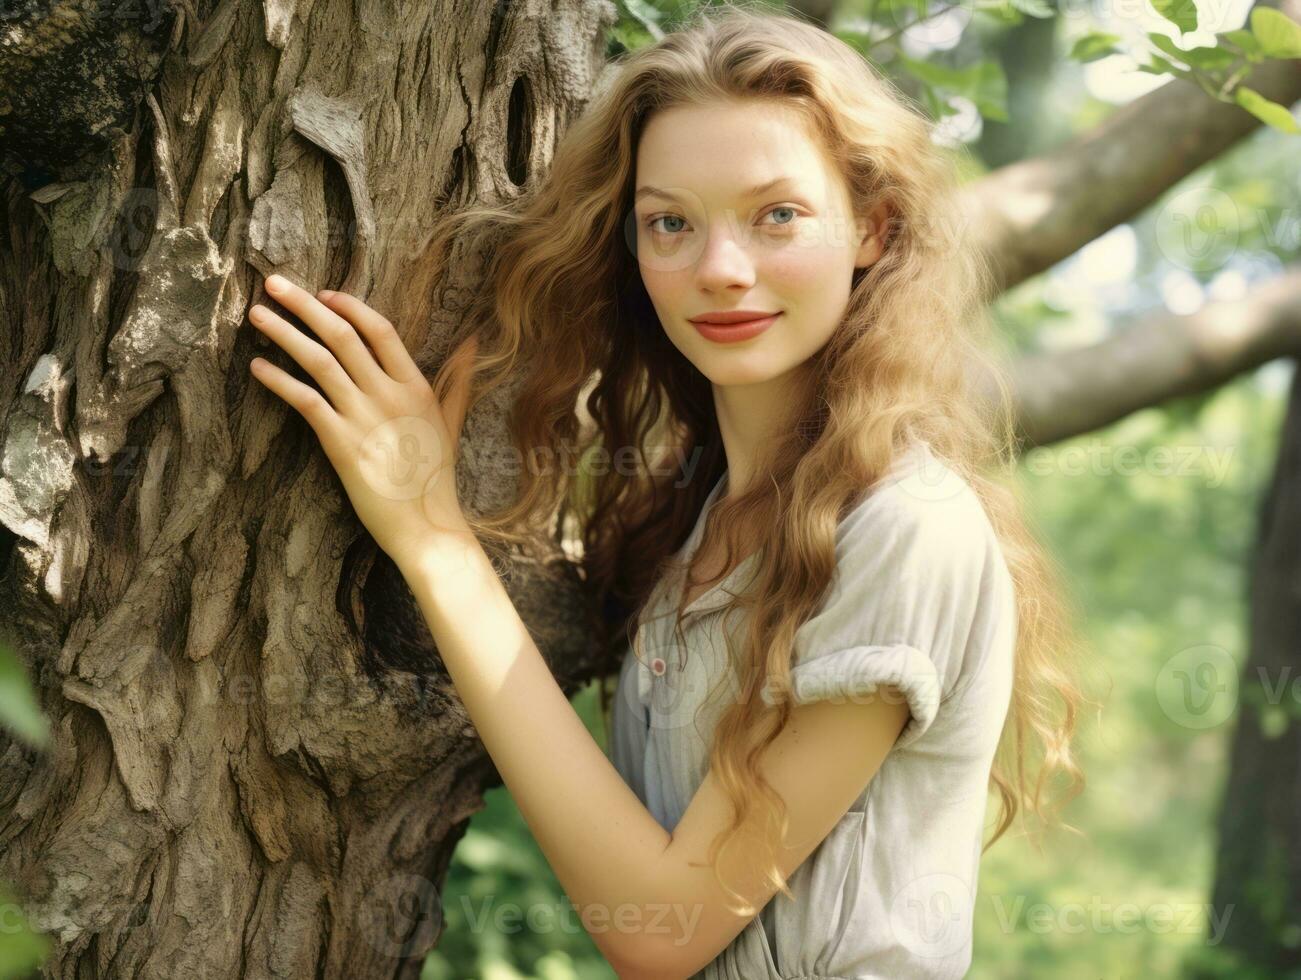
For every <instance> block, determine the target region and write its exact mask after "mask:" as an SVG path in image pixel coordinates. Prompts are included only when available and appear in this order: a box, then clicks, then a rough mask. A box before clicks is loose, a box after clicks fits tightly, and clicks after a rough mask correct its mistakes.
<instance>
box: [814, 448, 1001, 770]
mask: <svg viewBox="0 0 1301 980" xmlns="http://www.w3.org/2000/svg"><path fill="white" fill-rule="evenodd" d="M932 459H933V458H932ZM936 466H938V467H940V468H941V470H942V471H943V473H942V475H941V476H942V478H936V476H935V472H936V471H935V470H934V469H933V467H936ZM928 468H929V469H930V474H931V475H930V477H929V478H927V479H924V480H922V479H919V478H916V477H909V478H907V479H900V480H896V481H894V482H891V483H886V484H883V485H882V486H880V487H879V488H878V489H876V490H874V491H873V492H872V493H870V494H869V495H868V496H867V497H866V498H865V499H864V500H863V501H862V502H861V503H860V504H858V506H857V507H855V508H854V510H852V511H851V512H850V514H849V515H848V516H847V517H846V518H845V519H844V520H842V521H841V524H840V526H839V528H838V529H837V541H836V572H835V574H834V575H833V578H832V582H831V585H830V586H829V587H828V590H827V598H826V600H825V601H824V603H823V605H822V606H821V607H820V608H819V610H818V611H817V612H816V613H815V614H814V615H813V616H812V617H810V618H809V619H808V620H807V621H806V622H804V623H803V624H801V626H800V627H799V629H797V630H796V633H795V641H794V651H793V656H792V667H791V688H792V695H793V701H794V703H795V704H807V703H810V702H814V701H820V700H826V699H841V700H852V699H855V698H862V699H867V698H868V696H870V695H872V694H874V693H875V692H876V691H877V690H878V688H880V687H883V686H893V687H895V688H898V689H899V690H900V691H901V692H902V693H903V695H904V697H905V698H906V699H907V701H908V707H909V711H910V713H911V718H909V720H908V722H907V723H906V724H905V726H904V729H903V731H902V732H901V733H900V735H899V738H898V740H897V741H896V742H895V748H901V747H903V746H905V745H907V744H909V743H911V742H913V741H915V740H916V739H918V738H920V737H921V736H922V735H923V734H925V732H926V730H927V729H928V728H929V727H930V726H931V723H932V722H933V721H934V720H935V716H936V713H937V711H938V709H939V706H940V703H941V701H942V700H944V698H946V697H947V696H949V695H950V694H951V693H952V692H953V690H954V687H955V685H956V684H957V682H958V678H959V675H960V673H961V671H962V669H963V661H964V657H965V656H966V654H967V650H968V646H969V644H970V641H971V638H972V636H973V626H974V624H975V622H976V617H977V613H978V609H979V607H980V604H981V601H982V596H988V594H989V590H990V589H991V587H995V586H996V587H998V588H1006V587H1007V584H1008V583H1007V581H1006V580H1005V579H1003V578H1001V577H1000V575H999V573H1000V571H1002V572H1004V573H1005V571H1006V567H1005V566H1000V563H1001V562H1002V556H1001V551H1000V549H999V545H998V539H997V537H996V536H995V534H994V531H993V528H992V526H991V525H990V524H989V521H988V519H987V517H986V515H985V511H984V508H983V507H982V505H981V503H980V500H979V498H978V497H977V496H976V494H975V492H974V491H973V490H972V489H971V487H970V486H969V485H968V484H967V483H966V482H965V481H964V480H962V479H961V478H960V477H959V476H958V475H957V474H955V473H953V472H952V471H951V470H948V468H947V467H944V466H943V464H940V463H938V462H932V463H931V464H929V467H928Z"/></svg>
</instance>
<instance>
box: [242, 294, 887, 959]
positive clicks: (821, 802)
mask: <svg viewBox="0 0 1301 980" xmlns="http://www.w3.org/2000/svg"><path fill="white" fill-rule="evenodd" d="M267 290H268V291H269V293H270V294H271V295H272V296H274V297H275V298H276V299H277V300H279V302H281V303H282V304H283V305H284V306H285V307H286V308H288V309H290V310H292V311H293V312H294V313H296V314H297V315H298V316H299V317H300V318H301V319H302V320H303V322H304V323H306V324H307V325H308V326H309V327H311V329H312V330H313V331H314V332H315V333H316V334H317V336H319V337H320V338H321V340H322V341H323V342H324V343H323V344H321V343H317V342H316V341H314V340H312V339H311V338H310V337H308V336H307V334H306V333H304V332H302V331H300V330H297V329H296V328H294V327H293V326H292V325H290V324H289V323H288V322H287V321H285V320H284V319H282V318H281V317H279V316H278V315H276V314H275V313H274V312H273V311H271V310H269V309H266V308H264V307H261V306H255V307H253V308H252V309H251V310H250V313H249V316H250V320H251V322H252V323H253V324H254V325H255V326H256V327H257V328H258V329H259V330H261V331H262V332H263V333H264V334H265V335H266V336H267V337H268V338H269V339H270V340H272V341H273V342H275V343H276V344H278V345H280V346H281V347H282V348H283V349H284V350H286V351H287V352H288V353H289V354H290V355H291V356H292V357H293V358H294V360H296V361H297V362H298V364H299V365H300V366H301V367H303V369H304V370H306V371H307V372H308V373H309V374H310V375H311V376H312V378H313V379H314V380H315V381H316V382H317V383H318V384H319V385H320V386H321V390H320V391H317V390H316V389H314V388H312V387H311V386H310V385H306V384H303V383H302V382H301V381H298V380H297V379H296V378H294V377H292V376H291V375H289V374H288V373H287V372H285V371H283V370H282V369H280V368H279V367H276V366H275V365H273V364H271V363H269V362H267V361H263V360H261V359H258V360H256V361H254V363H253V365H252V369H253V373H254V376H255V377H256V378H257V379H258V380H259V381H260V382H262V384H264V385H265V386H266V387H267V388H268V389H269V390H270V391H272V392H274V393H275V394H277V395H279V396H280V397H281V398H283V399H284V400H285V401H286V402H287V403H288V404H289V405H291V406H292V407H293V408H294V409H296V410H297V411H298V412H299V413H300V414H301V415H302V416H303V418H304V419H306V420H307V422H308V423H309V424H310V425H311V426H312V429H313V431H314V432H315V433H316V434H317V436H318V437H319V438H320V440H321V446H322V448H323V449H324V451H325V453H326V456H327V458H328V459H329V460H330V463H331V464H332V465H333V466H334V468H335V470H336V472H338V474H339V477H340V479H341V480H342V482H343V485H344V489H345V491H346V492H347V494H348V498H349V500H350V501H351V502H352V504H353V507H354V509H355V510H356V512H357V516H358V517H359V518H360V519H361V521H362V523H363V524H365V525H366V528H367V530H369V531H370V532H371V535H372V536H373V537H374V538H375V541H376V543H377V544H378V545H379V546H380V547H381V548H383V549H384V551H385V552H386V553H387V554H388V555H389V556H390V557H391V558H392V559H393V560H394V562H395V564H396V565H397V566H398V568H399V569H401V570H402V573H403V575H404V576H405V578H406V580H407V582H408V584H409V585H410V587H411V589H412V591H413V593H414V594H415V597H416V600H417V601H418V602H419V604H420V608H421V611H422V612H423V613H424V616H425V619H426V621H427V622H428V624H429V628H430V631H431V632H432V633H433V636H434V640H435V641H436V642H437V644H438V649H439V652H440V653H441V654H442V657H443V662H444V663H445V664H446V666H447V670H448V673H450V674H451V677H452V681H453V683H454V684H455V685H456V689H457V692H458V693H459V694H460V696H461V700H462V701H463V702H464V703H465V707H466V710H467V711H469V713H470V719H471V720H472V721H473V722H474V726H475V728H476V729H477V730H478V732H479V737H480V738H481V739H482V740H483V743H484V745H485V747H486V748H487V749H488V753H489V755H491V756H492V759H493V762H494V763H496V766H497V769H498V771H499V772H500V773H501V776H502V779H503V780H504V781H505V783H506V787H507V789H509V790H510V793H511V795H512V796H513V797H514V798H515V802H516V804H517V806H518V807H519V809H520V812H521V813H523V814H524V819H525V820H526V821H527V822H528V825H529V828H530V830H532V832H533V835H534V836H535V837H536V838H537V841H538V844H539V845H540V846H541V848H542V851H543V853H544V854H545V855H546V857H547V860H548V862H550V864H551V867H552V869H553V870H554V871H555V873H556V877H557V878H559V879H560V883H561V885H562V886H563V887H564V889H565V891H566V893H567V894H568V895H569V898H570V900H571V901H573V902H574V904H575V905H576V906H577V907H578V909H579V912H580V915H582V916H583V925H584V928H586V929H587V931H588V933H589V934H590V935H591V936H592V939H593V941H594V942H595V943H596V945H597V947H598V948H599V949H600V950H601V952H602V953H603V954H604V955H605V957H606V958H607V959H608V960H609V961H610V962H611V964H612V965H613V966H614V967H615V969H616V970H618V971H619V974H620V976H622V977H625V978H641V977H654V978H660V980H662V978H665V977H677V976H681V977H689V976H690V975H691V974H693V973H695V972H697V971H698V970H699V969H701V968H702V967H704V966H705V965H706V964H707V963H709V962H710V961H711V960H713V959H714V958H715V957H716V956H717V955H718V954H719V953H720V952H722V950H723V949H724V948H725V947H726V946H727V945H728V944H729V943H730V942H731V941H732V940H733V939H734V938H735V937H736V935H737V934H738V933H739V932H740V931H741V930H742V929H743V928H744V927H745V925H746V923H747V922H748V921H749V920H748V919H744V918H741V917H739V916H734V915H732V914H731V913H730V912H728V911H727V910H726V909H725V907H724V905H725V902H726V900H727V896H726V895H725V893H724V892H723V891H722V890H721V889H720V888H719V887H718V886H717V885H716V884H715V882H714V875H713V871H712V869H711V868H710V867H709V866H708V864H707V862H706V853H707V850H708V847H709V844H710V842H711V841H712V840H713V839H714V837H715V835H717V834H718V832H719V831H721V830H722V829H723V828H724V827H725V826H726V825H727V823H728V821H729V816H730V815H729V812H728V806H727V803H726V801H725V799H724V797H723V795H722V793H721V792H720V791H719V789H718V786H717V784H716V782H715V779H714V776H713V775H712V774H709V775H707V776H706V778H705V780H704V782H703V784H702V785H701V787H700V789H699V790H698V791H697V792H696V795H695V797H694V798H693V799H692V800H691V803H690V805H689V806H688V808H687V811H686V812H685V813H684V814H683V816H682V819H681V820H680V821H679V822H678V824H677V826H676V827H675V828H674V832H673V834H672V835H671V836H670V835H669V834H668V833H667V832H666V831H665V830H664V829H663V828H662V827H661V826H660V825H659V823H658V822H657V821H656V820H655V818H654V817H653V816H652V815H651V813H650V812H649V811H648V810H647V809H646V808H645V807H644V806H643V805H642V803H641V801H640V800H639V799H638V798H637V796H636V794H635V793H633V791H632V790H631V789H630V788H629V787H628V786H627V784H626V783H624V781H623V778H622V777H621V776H620V775H619V773H618V770H616V769H615V768H614V766H613V765H612V764H611V763H610V761H609V760H608V759H607V758H606V757H605V754H604V753H603V752H602V751H601V749H600V747H599V746H598V745H597V744H596V742H595V741H594V740H593V739H592V737H591V735H590V734H589V733H588V731H587V728H586V726H585V725H584V724H583V723H582V721H581V719H579V717H578V715H577V714H576V713H575V712H574V709H573V707H572V705H570V703H569V701H568V699H567V698H566V697H565V696H564V693H563V692H562V691H561V690H560V686H559V685H558V684H556V681H555V679H554V678H553V677H552V676H551V672H550V670H549V669H548V668H547V665H546V662H545V661H544V660H543V658H542V655H541V654H540V653H539V652H538V649H537V647H536V646H534V644H533V641H532V639H531V638H530V636H529V634H528V630H527V629H526V628H525V627H524V624H523V622H522V621H521V620H520V617H519V614H518V613H517V612H516V610H515V607H514V606H513V605H512V604H511V601H510V597H509V596H508V595H507V593H506V590H505V588H504V587H503V586H502V584H501V581H500V580H499V579H498V578H497V574H496V572H495V571H494V570H493V568H492V564H491V563H490V562H489V560H488V557H487V555H486V554H485V553H484V551H483V548H482V546H481V545H480V544H479V542H478V540H477V539H476V538H475V537H474V535H473V534H472V533H471V531H470V530H469V525H468V524H467V523H466V521H465V515H464V512H463V511H462V510H461V509H460V502H459V500H458V499H457V497H456V481H455V479H454V476H453V474H454V467H455V454H454V448H455V447H456V445H457V441H458V437H459V434H460V431H461V427H462V425H463V423H464V419H465V411H466V405H467V391H468V388H467V385H468V381H467V378H468V376H467V375H465V374H464V373H463V372H460V371H458V372H457V373H456V380H455V383H454V384H453V386H452V388H451V390H450V392H449V394H448V395H447V397H446V400H445V401H444V402H440V401H439V400H438V399H437V397H436V396H435V395H434V393H433V391H432V390H431V388H430V385H429V382H428V381H427V380H425V378H424V376H423V375H422V373H421V371H420V370H419V368H418V367H417V366H416V364H415V362H414V361H413V360H412V359H411V356H410V354H409V353H408V352H407V350H406V348H405V347H404V346H403V344H402V341H401V339H400V338H399V337H398V334H397V332H396V330H395V329H394V327H393V324H392V323H390V322H389V321H388V320H387V319H386V318H384V317H383V316H381V315H380V314H379V313H377V312H376V311H375V310H373V309H371V308H370V307H369V306H367V305H366V304H365V303H363V302H362V301H361V300H359V299H357V298H355V297H352V296H349V295H348V294H346V293H326V292H322V293H320V294H318V295H317V296H313V295H312V294H310V293H308V292H307V291H306V290H303V289H301V288H300V287H298V286H296V285H294V284H293V283H290V282H288V281H286V280H283V279H281V278H280V277H276V276H272V277H269V278H268V280H267ZM359 333H360V334H361V336H359ZM363 337H364V339H365V341H366V342H367V343H365V344H364V343H362V340H363ZM474 351H475V345H474V342H473V341H471V343H470V344H469V345H468V346H467V347H465V348H464V349H462V350H458V352H457V353H456V354H455V355H454V357H455V358H458V359H459V360H458V363H460V361H468V359H469V358H471V357H472V356H473V354H474ZM402 447H405V448H406V449H407V451H406V452H402V453H398V454H397V455H398V457H400V461H401V462H403V463H404V464H407V463H409V464H411V465H410V466H399V467H396V468H395V467H393V466H392V465H391V464H392V463H393V460H394V458H395V453H396V451H397V449H398V448H402ZM412 448H414V449H415V451H414V452H412V451H411V449H412ZM907 716H908V708H907V705H906V703H905V702H904V700H903V698H902V696H895V697H882V698H872V699H871V700H870V701H868V702H866V703H863V702H859V703H843V704H842V703H832V702H828V701H819V702H815V703H813V704H808V705H801V706H799V707H796V708H795V709H794V710H793V712H792V714H791V720H790V724H789V725H788V727H787V728H786V729H785V730H784V731H783V732H782V734H781V735H779V736H778V738H777V739H776V740H775V741H774V742H773V744H772V745H771V746H769V748H768V751H767V752H766V753H765V755H764V756H763V758H762V759H761V761H760V767H761V769H762V770H763V772H764V775H765V778H767V779H768V781H769V782H770V783H771V784H772V786H773V788H774V789H775V790H776V791H777V793H778V794H779V795H780V796H781V797H782V798H783V799H784V800H785V801H786V804H787V807H788V814H789V819H790V824H789V837H788V840H789V841H791V842H793V844H794V846H792V847H790V848H787V849H786V850H785V851H784V852H783V854H782V856H781V862H780V863H781V865H782V870H783V873H784V874H786V875H789V874H790V873H791V872H792V871H793V870H794V869H795V868H796V867H798V865H799V864H800V863H801V862H802V861H803V860H804V859H805V858H806V857H808V855H809V854H810V853H811V852H812V851H813V849H814V848H815V847H816V846H817V845H818V843H819V842H821V841H822V839H823V838H824V837H826V835H827V834H828V833H829V832H830V831H831V828H832V827H834V826H835V824H836V822H837V821H838V820H839V819H840V818H841V817H842V816H843V815H844V814H845V812H846V810H848V808H849V806H850V804H851V803H852V802H853V801H854V800H855V799H856V798H857V797H858V795H859V794H860V793H861V792H862V791H863V788H864V787H865V786H866V785H867V782H868V780H869V779H871V778H872V776H873V774H874V773H875V772H876V770H877V769H878V768H879V767H880V765H881V761H882V760H883V759H884V758H885V754H886V753H887V752H888V751H889V749H890V747H891V745H893V744H894V741H895V738H896V737H897V736H898V734H899V732H900V731H901V730H902V728H903V725H904V722H905V721H906V720H907ZM738 850H741V849H738ZM739 858H740V860H739V861H738V862H737V866H738V867H739V868H742V869H748V868H752V867H754V866H755V865H756V864H757V862H758V860H759V858H758V856H757V852H753V853H752V854H747V853H746V852H745V851H744V850H741V853H740V854H739ZM735 884H736V887H737V889H738V890H739V891H740V892H741V893H742V894H744V895H745V897H746V898H747V900H748V901H749V902H750V903H751V904H752V905H754V907H755V908H762V907H763V906H764V905H765V904H766V903H767V902H768V899H769V898H771V897H772V895H773V891H772V890H771V889H769V888H768V887H767V886H766V885H764V884H762V883H760V882H757V881H755V880H753V878H751V879H750V880H748V881H738V882H735Z"/></svg>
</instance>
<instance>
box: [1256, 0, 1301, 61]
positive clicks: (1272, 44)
mask: <svg viewBox="0 0 1301 980" xmlns="http://www.w3.org/2000/svg"><path fill="white" fill-rule="evenodd" d="M1251 33H1252V34H1254V35H1255V36H1256V40H1257V41H1259V42H1260V48H1261V50H1262V51H1264V52H1265V54H1267V55H1269V57H1271V58H1301V24H1298V23H1297V22H1296V21H1294V20H1292V19H1291V18H1290V17H1288V16H1287V15H1286V14H1282V13H1279V12H1278V11H1277V10H1271V9H1270V8H1268V7H1255V8H1253V9H1252V11H1251Z"/></svg>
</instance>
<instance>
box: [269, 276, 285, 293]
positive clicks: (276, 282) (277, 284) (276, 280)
mask: <svg viewBox="0 0 1301 980" xmlns="http://www.w3.org/2000/svg"><path fill="white" fill-rule="evenodd" d="M284 287H285V280H284V277H282V276H267V289H270V290H273V291H274V290H277V289H284Z"/></svg>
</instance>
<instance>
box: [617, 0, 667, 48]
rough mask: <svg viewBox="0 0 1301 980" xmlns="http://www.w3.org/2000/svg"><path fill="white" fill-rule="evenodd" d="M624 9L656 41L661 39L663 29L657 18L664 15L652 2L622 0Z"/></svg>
mask: <svg viewBox="0 0 1301 980" xmlns="http://www.w3.org/2000/svg"><path fill="white" fill-rule="evenodd" d="M623 6H624V9H625V10H627V11H628V16H629V17H631V18H632V19H633V20H635V21H636V22H637V23H639V24H640V25H641V26H642V27H644V28H645V29H646V33H647V34H649V35H650V36H651V37H652V38H654V39H655V40H656V41H660V40H663V38H664V31H663V29H661V27H660V25H659V20H660V18H661V17H663V16H664V15H663V14H662V13H660V11H658V10H656V9H655V7H654V5H653V4H649V3H647V2H646V0H623Z"/></svg>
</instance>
